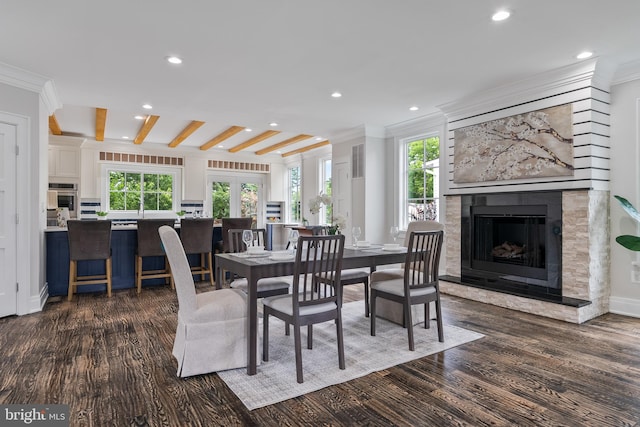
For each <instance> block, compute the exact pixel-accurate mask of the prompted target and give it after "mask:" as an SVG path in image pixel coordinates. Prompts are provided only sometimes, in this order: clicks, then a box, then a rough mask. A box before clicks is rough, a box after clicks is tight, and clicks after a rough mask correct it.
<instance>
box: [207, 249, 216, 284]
mask: <svg viewBox="0 0 640 427" xmlns="http://www.w3.org/2000/svg"><path fill="white" fill-rule="evenodd" d="M207 256H208V258H209V281H210V282H211V286H214V283H213V255H211V252H209V253H208V254H207Z"/></svg>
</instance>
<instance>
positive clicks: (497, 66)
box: [0, 0, 640, 152]
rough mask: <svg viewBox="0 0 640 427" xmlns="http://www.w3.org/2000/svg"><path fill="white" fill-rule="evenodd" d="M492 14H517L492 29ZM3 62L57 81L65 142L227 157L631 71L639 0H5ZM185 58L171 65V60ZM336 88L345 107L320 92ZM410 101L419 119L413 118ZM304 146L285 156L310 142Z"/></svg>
mask: <svg viewBox="0 0 640 427" xmlns="http://www.w3.org/2000/svg"><path fill="white" fill-rule="evenodd" d="M499 8H506V9H508V10H510V11H511V13H512V15H511V18H510V19H508V20H507V21H504V22H499V23H496V22H493V21H491V15H492V14H493V13H494V12H495V11H496V10H498V9H499ZM0 40H2V43H0V62H3V63H6V64H9V65H11V66H14V67H19V68H22V69H25V70H28V71H30V72H34V73H37V74H41V75H43V76H46V77H48V78H50V79H52V80H53V82H54V84H55V87H56V89H57V92H58V95H59V97H60V99H61V101H62V103H63V107H62V108H61V109H59V110H58V111H56V112H55V115H56V117H57V119H58V122H59V124H60V127H61V128H62V130H63V131H64V132H65V133H72V134H82V135H86V136H88V137H90V138H93V136H94V135H95V110H94V108H95V107H100V108H107V109H108V115H107V123H106V130H105V138H106V139H107V140H118V141H122V137H123V136H129V137H130V138H131V139H133V138H134V137H135V136H136V134H137V132H138V130H139V129H140V126H141V122H140V121H138V120H135V119H134V118H133V116H134V115H136V114H147V113H148V112H146V111H144V110H143V109H142V108H141V105H142V104H143V103H150V104H152V105H153V106H154V108H153V110H152V111H151V112H150V113H151V114H154V115H158V116H160V119H159V120H158V122H157V124H156V126H155V127H154V128H153V129H152V131H151V132H150V133H149V135H148V136H147V138H146V139H145V142H144V144H149V143H159V144H168V143H169V142H170V141H171V140H172V139H173V138H174V137H175V136H176V135H177V134H178V133H179V132H180V131H181V130H182V129H183V128H184V127H185V126H186V125H187V124H189V122H191V121H192V120H200V121H204V122H206V124H205V125H204V126H202V127H201V128H199V129H198V130H197V131H196V132H195V133H193V134H192V135H191V136H190V137H189V138H187V139H186V140H185V141H184V142H183V143H182V144H181V147H199V146H200V145H202V144H204V143H205V142H207V141H208V140H210V139H211V138H213V137H214V136H216V135H217V134H219V133H220V132H222V131H224V130H225V129H227V128H229V127H230V126H233V125H236V126H244V127H249V128H252V129H253V132H251V133H246V132H241V133H240V134H237V135H236V136H234V137H233V138H231V139H229V140H227V141H225V143H224V146H225V149H227V148H230V147H232V146H234V145H237V144H239V143H240V142H243V141H244V140H247V139H249V138H250V137H252V136H255V135H258V134H259V133H261V132H263V131H266V130H269V129H271V128H270V127H269V123H270V122H272V121H275V122H277V123H279V126H278V127H277V128H276V129H277V130H280V131H282V133H281V134H280V135H278V136H276V137H273V138H270V139H268V140H267V141H264V142H262V143H259V144H256V145H254V146H252V147H250V148H248V149H247V150H246V151H248V152H253V151H256V150H257V149H260V148H263V147H265V146H268V145H272V144H274V143H277V142H279V141H282V140H285V139H287V138H291V137H293V136H295V135H298V134H300V133H305V134H309V135H313V136H314V137H315V136H321V137H324V138H329V139H331V137H332V136H335V135H339V134H340V133H343V132H344V131H347V130H349V129H352V128H354V127H358V126H361V125H367V126H370V127H380V128H382V127H384V126H388V125H391V124H396V123H400V122H403V121H407V120H411V119H415V118H417V117H420V116H424V115H429V114H431V113H434V112H436V111H437V106H438V105H441V104H444V103H448V102H452V101H455V100H457V99H460V98H462V97H466V96H469V95H471V94H473V93H474V92H478V91H482V90H486V89H490V88H493V87H496V86H500V85H502V84H505V83H508V82H512V81H517V80H520V79H523V78H526V77H529V76H531V75H534V74H538V73H540V72H543V71H546V70H550V69H554V68H559V67H562V66H566V65H569V64H572V63H575V62H576V61H577V60H576V59H575V55H576V54H577V53H579V52H580V51H582V50H591V51H593V52H594V53H595V55H596V56H598V57H599V61H606V62H607V63H611V64H614V65H616V64H624V63H628V62H631V61H636V60H638V59H640V45H638V41H639V40H640V1H638V0H611V1H603V0H535V1H532V0H500V1H498V0H487V1H478V0H447V1H435V0H396V1H392V0H322V1H314V2H311V1H307V0H270V1H265V0H244V1H243V0H238V1H215V0H201V1H197V0H182V1H175V0H109V1H103V2H98V1H91V0H58V1H51V0H2V5H1V8H0ZM168 55H177V56H179V57H181V58H183V60H184V63H183V64H182V65H180V66H174V65H170V64H168V63H167V62H166V61H165V58H166V57H167V56H168ZM333 91H340V92H342V93H343V97H342V98H339V99H334V98H332V97H331V96H330V95H331V93H332V92H333ZM412 105H416V106H419V107H420V110H418V111H415V112H413V111H409V107H410V106H412ZM314 142H315V141H314V140H307V141H304V142H301V143H298V144H295V145H292V146H290V147H287V148H286V150H290V149H295V148H297V147H299V146H302V145H305V144H307V145H308V144H310V143H314Z"/></svg>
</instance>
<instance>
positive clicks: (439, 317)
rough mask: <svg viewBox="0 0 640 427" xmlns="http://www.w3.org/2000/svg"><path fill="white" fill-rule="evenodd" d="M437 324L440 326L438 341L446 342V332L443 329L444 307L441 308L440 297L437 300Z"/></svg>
mask: <svg viewBox="0 0 640 427" xmlns="http://www.w3.org/2000/svg"><path fill="white" fill-rule="evenodd" d="M436 322H437V324H438V341H440V342H444V331H443V329H442V307H441V306H440V297H439V296H438V299H436Z"/></svg>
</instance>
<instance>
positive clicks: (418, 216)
mask: <svg viewBox="0 0 640 427" xmlns="http://www.w3.org/2000/svg"><path fill="white" fill-rule="evenodd" d="M403 148H404V156H403V157H404V171H405V173H404V184H405V188H404V203H403V204H404V206H403V207H402V209H403V211H404V212H403V217H404V219H403V221H402V222H403V224H401V226H403V227H404V228H406V225H407V224H408V223H409V222H411V221H420V220H427V219H429V220H436V221H437V220H438V217H439V216H438V208H439V207H438V197H439V166H440V160H439V159H440V138H439V137H438V136H426V137H418V138H411V139H407V140H405V143H404V144H403Z"/></svg>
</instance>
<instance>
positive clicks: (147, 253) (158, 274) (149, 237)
mask: <svg viewBox="0 0 640 427" xmlns="http://www.w3.org/2000/svg"><path fill="white" fill-rule="evenodd" d="M174 222H175V221H174V220H173V219H139V220H138V222H137V224H138V248H137V252H136V288H137V290H136V292H137V293H138V294H139V293H140V292H141V291H142V281H143V280H147V279H161V278H165V279H167V278H168V279H169V283H170V285H171V289H175V285H174V283H173V275H172V274H171V267H170V266H169V262H168V261H167V256H166V254H165V252H164V249H163V247H162V242H161V240H160V234H158V229H159V228H160V227H162V226H163V225H168V226H169V227H173V224H174ZM160 256H161V257H164V268H162V269H157V268H156V269H154V270H143V268H142V260H143V258H144V257H160Z"/></svg>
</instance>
